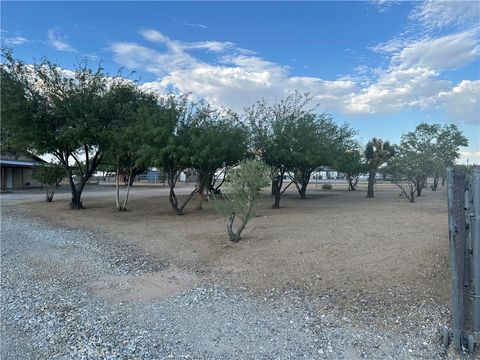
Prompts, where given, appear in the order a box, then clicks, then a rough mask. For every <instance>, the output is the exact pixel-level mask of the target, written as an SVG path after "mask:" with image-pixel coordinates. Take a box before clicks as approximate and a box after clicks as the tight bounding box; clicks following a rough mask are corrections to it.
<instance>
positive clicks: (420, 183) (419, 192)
mask: <svg viewBox="0 0 480 360" xmlns="http://www.w3.org/2000/svg"><path fill="white" fill-rule="evenodd" d="M424 186H425V179H423V180H417V182H416V188H417V197H419V196H422V190H423V187H424Z"/></svg>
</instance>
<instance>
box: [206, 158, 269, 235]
mask: <svg viewBox="0 0 480 360" xmlns="http://www.w3.org/2000/svg"><path fill="white" fill-rule="evenodd" d="M269 175H270V168H269V167H268V166H267V165H265V164H264V163H263V162H261V161H258V160H255V159H249V160H243V161H241V162H239V163H238V165H237V166H236V167H235V168H234V169H233V170H232V171H231V172H230V173H229V174H228V176H227V189H226V194H225V199H221V198H219V196H217V195H214V196H212V199H213V205H214V208H215V209H216V210H217V211H218V212H219V213H221V214H223V215H225V216H226V217H227V219H228V222H227V230H228V234H229V236H230V240H231V241H238V240H239V239H240V234H241V233H242V231H243V229H244V228H245V225H246V224H247V223H248V222H249V221H250V220H251V219H252V218H253V217H254V216H255V209H256V207H257V206H258V203H259V199H260V196H261V193H262V189H263V188H264V187H265V186H267V185H268V184H269V182H270V176H269ZM235 217H238V219H239V220H240V225H239V227H238V229H237V230H236V231H235V230H234V229H233V225H234V220H235Z"/></svg>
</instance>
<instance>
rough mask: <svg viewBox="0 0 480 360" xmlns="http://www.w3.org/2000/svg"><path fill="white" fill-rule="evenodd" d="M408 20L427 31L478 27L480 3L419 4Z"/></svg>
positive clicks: (435, 2) (441, 2)
mask: <svg viewBox="0 0 480 360" xmlns="http://www.w3.org/2000/svg"><path fill="white" fill-rule="evenodd" d="M410 18H411V19H412V20H414V21H417V22H418V23H420V24H421V25H422V26H423V27H424V28H426V29H427V30H437V29H439V28H445V27H460V28H466V27H472V26H478V19H479V18H480V2H478V1H438V0H435V1H433V0H429V1H424V2H421V3H419V4H418V5H417V6H416V7H415V8H414V9H413V11H412V12H411V14H410Z"/></svg>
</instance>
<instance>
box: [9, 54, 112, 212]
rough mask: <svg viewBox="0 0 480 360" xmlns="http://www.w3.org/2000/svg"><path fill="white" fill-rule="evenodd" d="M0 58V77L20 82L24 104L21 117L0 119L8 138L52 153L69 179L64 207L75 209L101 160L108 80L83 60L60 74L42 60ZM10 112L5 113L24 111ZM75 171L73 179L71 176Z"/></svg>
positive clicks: (20, 145)
mask: <svg viewBox="0 0 480 360" xmlns="http://www.w3.org/2000/svg"><path fill="white" fill-rule="evenodd" d="M2 54H3V58H4V62H3V64H2V73H5V72H6V73H8V74H9V77H11V78H12V79H13V82H14V83H16V84H21V89H22V92H23V97H24V98H25V99H26V101H27V103H28V106H27V107H26V109H27V110H26V111H27V114H25V115H13V114H7V115H6V116H5V118H2V122H3V125H4V127H5V129H6V130H7V132H8V136H9V138H11V140H12V143H13V144H15V146H16V147H17V148H20V149H22V150H28V151H31V152H33V153H36V154H39V155H42V154H47V153H50V154H53V155H54V156H55V157H56V158H57V159H58V161H59V162H60V164H61V165H62V166H63V167H64V168H65V171H66V173H67V176H68V179H69V183H70V189H71V195H72V197H71V202H70V208H71V209H81V208H82V207H83V205H82V201H81V196H82V192H83V190H84V187H85V185H86V184H87V182H88V180H89V179H90V177H91V176H92V175H93V174H94V173H95V171H96V169H97V167H98V165H99V164H100V162H101V161H102V157H103V153H104V149H105V146H106V144H107V143H108V140H109V139H108V136H107V131H106V130H107V129H108V127H109V116H108V112H109V109H108V107H106V106H105V101H104V99H105V95H106V94H107V93H108V91H109V87H108V82H109V80H110V79H111V78H109V77H108V76H107V75H106V74H105V72H104V71H103V69H102V68H101V67H98V68H97V69H96V70H94V71H93V70H91V69H90V68H89V67H88V66H87V63H86V61H83V62H81V63H80V64H79V65H78V66H77V67H76V69H75V70H74V71H66V70H63V69H62V68H60V66H58V65H56V64H54V63H51V62H50V61H48V60H44V61H42V62H41V63H38V64H28V65H27V64H25V63H23V62H21V61H19V60H17V59H15V58H14V57H13V56H12V53H11V52H9V51H8V50H3V52H2ZM12 108H13V107H8V108H7V111H14V112H16V111H23V110H24V109H25V108H24V107H22V106H19V107H18V108H16V107H15V108H13V109H12ZM73 164H75V165H74V166H72V165H73ZM76 171H77V172H78V174H79V175H78V176H74V174H75V172H76Z"/></svg>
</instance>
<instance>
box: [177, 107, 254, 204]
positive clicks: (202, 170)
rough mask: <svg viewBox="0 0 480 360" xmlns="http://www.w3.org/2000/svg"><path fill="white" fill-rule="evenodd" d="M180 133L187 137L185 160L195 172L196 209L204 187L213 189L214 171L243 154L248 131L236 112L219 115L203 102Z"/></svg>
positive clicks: (201, 198)
mask: <svg viewBox="0 0 480 360" xmlns="http://www.w3.org/2000/svg"><path fill="white" fill-rule="evenodd" d="M183 136H186V137H187V142H188V153H189V157H190V161H189V163H190V165H191V167H192V168H193V169H195V170H196V173H197V175H198V179H197V184H196V187H197V190H198V192H197V198H198V202H197V207H196V209H197V210H201V209H202V206H203V200H204V193H205V190H207V191H208V192H209V193H213V192H215V181H216V178H215V175H216V173H217V171H219V170H221V169H226V168H227V167H230V166H232V165H234V164H236V163H237V162H238V161H239V160H241V159H242V158H244V157H245V154H246V152H247V140H248V131H247V128H246V127H245V126H244V125H243V124H242V123H240V121H238V118H237V116H236V114H234V113H232V112H228V111H227V112H224V113H223V114H220V113H219V112H218V111H216V110H213V109H212V108H210V107H209V106H208V105H203V107H202V108H201V109H199V110H198V111H197V112H196V113H195V114H194V116H193V120H192V122H191V123H190V124H189V126H188V128H187V129H186V131H185V132H184V133H183ZM224 176H225V174H224ZM217 187H218V186H217Z"/></svg>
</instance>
